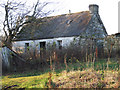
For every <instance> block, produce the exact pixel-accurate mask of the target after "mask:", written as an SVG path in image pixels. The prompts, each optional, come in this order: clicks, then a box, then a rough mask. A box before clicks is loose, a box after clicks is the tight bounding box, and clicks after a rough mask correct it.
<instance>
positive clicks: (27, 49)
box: [25, 43, 29, 52]
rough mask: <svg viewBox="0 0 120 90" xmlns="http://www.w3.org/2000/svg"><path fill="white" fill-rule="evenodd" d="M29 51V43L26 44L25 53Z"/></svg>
mask: <svg viewBox="0 0 120 90" xmlns="http://www.w3.org/2000/svg"><path fill="white" fill-rule="evenodd" d="M28 51H29V43H25V52H28Z"/></svg>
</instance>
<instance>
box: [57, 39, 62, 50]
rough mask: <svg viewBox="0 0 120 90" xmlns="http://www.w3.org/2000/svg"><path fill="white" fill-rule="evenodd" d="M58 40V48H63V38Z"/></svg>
mask: <svg viewBox="0 0 120 90" xmlns="http://www.w3.org/2000/svg"><path fill="white" fill-rule="evenodd" d="M57 42H58V48H59V49H62V40H58V41H57Z"/></svg>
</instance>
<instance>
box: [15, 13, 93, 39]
mask: <svg viewBox="0 0 120 90" xmlns="http://www.w3.org/2000/svg"><path fill="white" fill-rule="evenodd" d="M91 17H92V16H91V14H90V13H89V11H84V12H78V13H71V14H64V15H58V16H52V17H45V18H42V19H36V20H35V21H34V22H32V23H31V24H27V25H25V26H24V27H23V28H22V30H21V32H20V33H19V34H18V35H17V37H16V38H15V39H14V40H36V39H47V38H57V37H71V36H79V35H80V34H82V33H83V32H85V30H86V28H87V27H88V25H89V21H90V20H91Z"/></svg>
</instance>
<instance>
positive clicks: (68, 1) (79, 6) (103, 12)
mask: <svg viewBox="0 0 120 90" xmlns="http://www.w3.org/2000/svg"><path fill="white" fill-rule="evenodd" d="M1 1H6V0H1ZM27 1H28V2H29V3H30V4H31V3H32V2H36V1H37V0H27ZM40 1H49V2H59V3H58V4H53V5H52V4H51V5H49V6H48V7H47V9H56V12H54V13H52V14H51V16H54V15H61V14H66V13H69V10H71V13H75V12H81V11H86V10H89V8H88V6H89V4H98V5H99V14H100V17H101V19H102V21H103V24H104V26H105V28H106V30H107V32H108V34H109V35H110V34H114V33H118V2H119V0H40ZM1 10H2V9H0V11H1ZM2 15H3V14H1V15H0V17H1V16H2Z"/></svg>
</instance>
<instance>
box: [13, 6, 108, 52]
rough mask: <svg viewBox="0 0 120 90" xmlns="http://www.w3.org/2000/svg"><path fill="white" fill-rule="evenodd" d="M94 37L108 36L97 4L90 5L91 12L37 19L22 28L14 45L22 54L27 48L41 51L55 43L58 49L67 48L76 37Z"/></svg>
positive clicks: (14, 48)
mask: <svg viewBox="0 0 120 90" xmlns="http://www.w3.org/2000/svg"><path fill="white" fill-rule="evenodd" d="M93 35H94V37H96V38H104V37H106V36H107V32H106V29H105V27H104V25H103V23H102V20H101V18H100V15H99V6H98V5H96V4H91V5H89V11H82V12H77V13H69V14H64V15H58V16H52V17H44V18H40V19H35V21H34V20H33V22H32V23H31V24H27V25H25V26H24V27H23V28H22V30H21V32H20V33H19V34H18V35H17V36H16V37H15V38H14V40H13V43H12V44H13V50H14V51H16V52H17V51H19V53H22V52H26V51H27V50H28V49H27V47H31V48H33V49H37V50H38V51H40V48H47V47H48V45H49V44H53V43H54V42H55V43H56V47H57V48H61V47H66V46H68V45H69V44H70V43H71V42H72V41H73V40H74V38H75V37H79V36H85V37H87V36H93Z"/></svg>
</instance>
